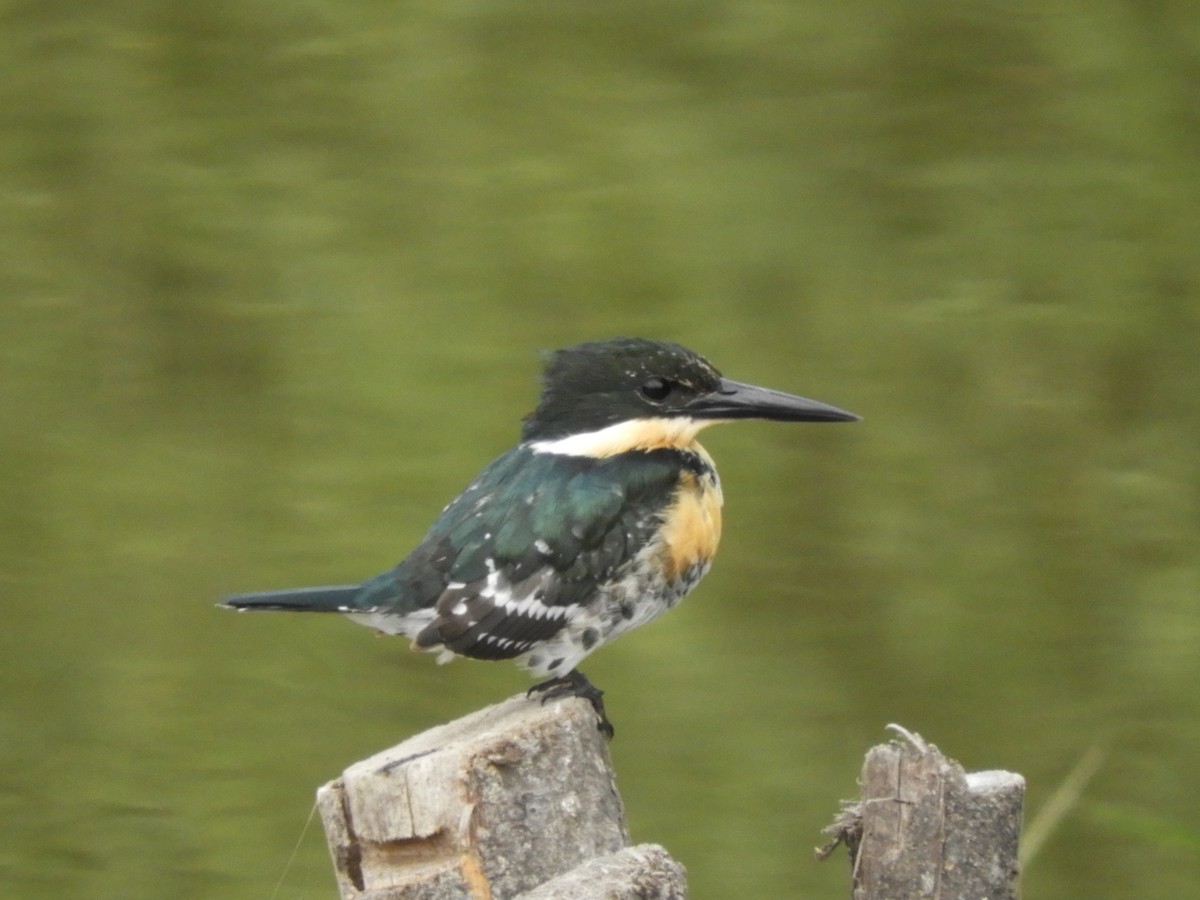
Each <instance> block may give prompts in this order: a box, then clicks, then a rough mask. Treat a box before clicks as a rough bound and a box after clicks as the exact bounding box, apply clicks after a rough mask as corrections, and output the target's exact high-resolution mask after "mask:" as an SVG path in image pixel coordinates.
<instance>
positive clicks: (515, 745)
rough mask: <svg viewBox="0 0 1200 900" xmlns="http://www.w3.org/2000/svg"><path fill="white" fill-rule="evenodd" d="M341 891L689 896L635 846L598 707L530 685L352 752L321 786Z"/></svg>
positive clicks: (367, 895) (671, 868)
mask: <svg viewBox="0 0 1200 900" xmlns="http://www.w3.org/2000/svg"><path fill="white" fill-rule="evenodd" d="M317 805H318V808H319V810H320V813H321V819H322V821H323V823H324V825H325V834H326V837H327V839H328V842H329V848H330V852H331V854H332V856H333V863H334V869H335V873H336V876H337V881H338V888H339V890H340V892H341V896H342V898H343V900H449V898H455V900H459V898H471V900H506V898H517V897H525V896H528V898H529V900H535V898H536V900H545V898H550V897H556V898H563V900H600V898H611V900H639V898H662V900H676V898H679V900H682V898H684V897H685V896H686V886H685V881H684V872H683V867H682V866H680V865H679V863H677V862H675V861H674V860H673V859H671V857H670V856H669V855H668V854H667V852H666V851H665V850H663V849H662V848H661V847H657V846H653V845H643V846H638V847H631V846H629V843H630V842H629V832H628V830H627V828H626V825H625V810H624V806H623V804H622V803H621V797H620V795H619V794H618V793H617V789H616V784H615V780H614V775H613V770H612V764H611V761H610V759H609V755H608V747H607V745H606V742H605V740H604V738H603V736H602V735H601V734H600V732H599V731H598V730H597V728H596V714H595V712H594V711H593V709H592V707H591V705H590V704H589V703H587V702H586V701H583V700H579V699H576V698H567V699H563V700H557V701H552V702H549V703H546V704H542V703H539V702H536V701H533V700H529V699H527V698H526V697H525V696H524V695H520V696H517V697H514V698H512V699H510V700H508V701H506V702H504V703H501V704H499V705H497V706H493V707H489V708H488V709H484V710H481V711H479V712H476V713H473V714H471V715H468V716H466V717H464V718H462V719H459V720H457V721H454V722H451V723H449V724H447V725H442V726H439V727H437V728H432V729H430V730H429V731H426V732H423V733H422V734H419V735H417V736H416V737H413V738H411V739H410V740H407V741H405V742H403V743H401V744H398V745H397V746H395V747H393V748H391V749H390V750H386V751H384V752H382V753H379V754H377V755H375V756H372V757H371V758H369V759H366V760H363V761H362V762H359V763H356V764H354V765H352V766H351V767H350V768H348V769H346V771H345V772H344V773H343V774H342V776H341V777H340V778H338V779H336V780H335V781H332V782H330V783H329V784H326V785H325V786H323V787H322V788H321V789H320V790H318V791H317Z"/></svg>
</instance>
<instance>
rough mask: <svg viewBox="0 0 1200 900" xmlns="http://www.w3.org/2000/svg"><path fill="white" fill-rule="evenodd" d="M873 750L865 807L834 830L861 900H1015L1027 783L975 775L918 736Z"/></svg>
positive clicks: (849, 812) (855, 807)
mask: <svg viewBox="0 0 1200 900" xmlns="http://www.w3.org/2000/svg"><path fill="white" fill-rule="evenodd" d="M889 727H890V728H892V729H893V730H895V731H897V732H898V733H899V734H900V735H901V736H902V737H903V738H904V739H905V740H904V741H902V742H901V741H891V742H889V743H887V744H880V745H879V746H877V747H873V748H871V750H870V751H869V752H868V753H867V758H866V763H865V764H864V766H863V772H862V800H861V802H858V803H854V804H849V805H847V808H846V809H845V810H844V811H843V813H842V815H841V816H840V817H839V819H838V821H836V822H835V823H834V825H832V826H830V828H828V829H826V831H827V832H828V833H831V834H834V835H835V839H834V842H833V843H832V844H830V845H829V846H828V847H826V848H825V849H824V850H822V851H820V852H819V855H822V856H827V855H828V854H829V852H831V851H832V849H833V848H834V847H835V846H836V845H837V843H839V842H842V843H845V844H846V845H847V847H849V849H850V855H851V861H852V866H853V897H854V900H915V898H933V900H985V898H986V900H1016V898H1017V896H1018V878H1019V874H1020V869H1019V866H1018V864H1017V839H1018V836H1019V834H1020V830H1021V804H1022V801H1023V799H1024V795H1025V779H1023V778H1022V777H1021V776H1020V775H1016V774H1014V773H1012V772H1000V771H994V772H975V773H972V774H966V773H965V772H964V771H963V769H962V766H960V765H959V764H958V763H956V762H954V761H953V760H949V759H946V757H945V756H943V755H942V754H941V752H940V751H939V750H938V749H937V747H935V746H933V745H932V744H926V743H925V741H923V740H922V739H921V737H920V736H919V735H916V734H911V733H909V732H907V731H905V730H904V729H903V728H900V727H899V726H895V725H892V726H889Z"/></svg>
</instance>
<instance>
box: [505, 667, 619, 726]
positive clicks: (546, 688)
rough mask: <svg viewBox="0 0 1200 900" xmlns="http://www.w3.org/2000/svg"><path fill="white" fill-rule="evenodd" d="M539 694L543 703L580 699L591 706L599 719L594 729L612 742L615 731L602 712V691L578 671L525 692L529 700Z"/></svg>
mask: <svg viewBox="0 0 1200 900" xmlns="http://www.w3.org/2000/svg"><path fill="white" fill-rule="evenodd" d="M539 694H540V695H541V698H542V702H543V703H545V702H546V701H547V700H558V699H560V698H562V697H582V698H583V699H584V700H586V701H587V702H588V703H590V704H592V709H594V710H595V711H596V716H597V718H598V719H599V721H598V722H597V723H596V728H597V729H598V730H599V731H600V733H601V734H602V735H604V736H605V737H606V738H608V739H609V740H610V741H611V740H612V737H613V734H614V733H615V731H616V730H615V729H614V728H613V725H612V722H610V721H608V714H607V713H606V712H605V711H604V691H602V690H600V688H598V687H596V686H595V685H594V684H592V683H591V682H590V681H588V680H587V676H586V675H584V674H583V673H582V672H580V671H579V670H578V669H572V670H571V671H570V672H568V673H567V674H566V675H558V676H556V677H554V678H551V679H550V680H549V681H543V682H542V683H541V684H535V685H534V686H533V687H531V688H530V689H529V690H528V691H526V692H525V696H527V697H530V698H532V697H534V696H535V695H539Z"/></svg>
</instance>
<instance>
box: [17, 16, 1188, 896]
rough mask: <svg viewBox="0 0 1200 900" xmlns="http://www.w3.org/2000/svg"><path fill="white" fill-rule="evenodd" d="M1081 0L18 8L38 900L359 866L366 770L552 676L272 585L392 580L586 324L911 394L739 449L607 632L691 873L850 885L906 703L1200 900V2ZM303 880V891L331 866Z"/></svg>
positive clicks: (20, 442) (22, 673) (1113, 885)
mask: <svg viewBox="0 0 1200 900" xmlns="http://www.w3.org/2000/svg"><path fill="white" fill-rule="evenodd" d="M1195 12H1196V10H1195V5H1194V4H1193V3H1190V2H1183V0H1158V2H1140V3H1134V2H1129V0H1126V2H1096V3H1080V2H1070V0H1045V2H1040V3H1032V2H1030V3H1016V2H1009V3H1002V2H970V0H968V2H966V3H963V2H961V0H959V2H949V0H934V2H923V3H920V2H914V3H894V2H893V3H889V2H883V0H849V2H846V0H842V2H829V0H826V2H809V3H801V2H795V3H780V2H775V3H771V2H758V0H743V2H737V3H733V2H715V0H706V2H690V3H684V2H654V0H651V2H646V0H639V2H606V3H578V2H565V0H559V2H533V0H512V2H505V0H487V2H470V0H441V2H412V3H383V2H356V3H335V2H331V0H308V2H304V0H299V2H296V0H292V2H286V3H284V2H276V0H260V2H253V3H233V2H227V0H217V2H210V3H183V2H177V0H170V2H168V0H158V2H148V0H143V2H136V0H129V2H115V3H81V2H77V3H70V2H54V3H48V2H32V0H27V2H8V3H4V4H3V5H2V6H0V17H2V18H0V23H2V27H0V72H2V73H3V77H2V78H0V126H2V127H0V290H2V293H0V297H2V299H0V333H2V335H3V342H2V349H0V392H2V393H0V586H2V589H3V596H4V606H3V609H4V613H5V620H4V626H3V628H2V629H0V654H2V659H3V663H2V666H0V677H2V682H0V683H2V691H3V709H2V719H0V772H2V774H0V821H2V822H3V825H2V826H0V827H2V829H3V830H2V831H0V890H2V892H3V893H4V895H5V896H9V897H20V898H41V897H45V898H50V897H54V898H58V897H63V896H68V895H69V896H75V897H89V898H110V897H111V898H117V897H121V898H143V897H144V898H150V897H162V896H172V897H181V898H191V897H198V898H199V897H222V898H225V897H228V898H264V897H268V896H270V895H271V891H272V890H273V889H274V887H275V885H276V883H277V882H278V881H279V879H280V877H281V874H282V875H283V881H282V887H281V888H280V891H279V896H280V897H288V898H299V897H308V898H315V897H332V896H333V895H334V884H333V878H332V874H331V870H330V865H329V861H328V858H327V856H326V852H325V849H324V844H323V840H322V838H321V836H320V833H319V828H317V827H315V826H314V827H313V828H311V829H310V830H309V832H308V833H307V835H306V836H305V837H304V838H303V839H302V840H301V842H300V844H299V848H298V852H297V855H296V859H295V861H294V862H293V863H292V864H291V866H290V867H288V868H287V869H286V873H285V867H286V866H287V862H288V857H289V855H290V854H291V853H292V850H293V847H294V846H295V845H296V842H297V840H298V839H299V838H300V835H301V831H302V829H303V828H304V823H305V819H306V817H307V816H308V813H309V810H310V807H311V803H312V797H313V792H314V790H315V788H316V787H317V786H318V785H319V784H321V783H322V782H324V781H326V780H328V779H330V778H332V777H335V776H336V775H337V774H338V773H339V772H340V771H341V769H342V768H344V767H345V766H346V765H348V764H349V763H351V762H353V761H355V760H357V759H359V758H361V757H364V756H366V755H368V754H370V753H372V752H374V751H377V750H380V749H382V748H384V747H387V746H389V745H390V744H392V743H394V742H396V741H398V740H400V739H402V738H404V737H405V736H407V735H410V734H412V733H414V732H416V731H418V730H421V729H423V728H425V727H428V726H430V725H433V724H435V723H439V722H442V721H445V720H447V719H449V718H452V717H454V716H457V715H460V714H463V713H466V712H468V711H470V710H473V709H476V708H478V707H480V706H483V705H485V704H487V703H490V702H494V701H497V700H500V699H502V698H504V697H506V696H508V695H510V694H513V693H515V692H517V691H519V690H522V689H524V688H525V687H526V686H527V685H528V684H529V681H528V680H527V679H526V678H525V676H524V675H523V674H522V673H520V672H519V671H517V670H515V669H514V668H512V667H510V666H507V665H502V666H495V665H484V664H477V663H465V662H458V663H455V664H454V665H452V666H450V667H448V668H440V667H437V666H435V665H433V661H432V659H431V658H429V657H425V656H418V655H416V654H412V653H409V652H408V650H407V649H406V642H405V641H403V640H402V639H399V640H398V639H390V640H385V639H378V640H377V639H375V638H374V637H372V635H371V634H370V632H368V631H367V630H365V629H362V628H359V627H357V626H353V625H350V624H349V623H346V622H341V621H337V620H334V619H326V618H320V617H313V618H305V617H285V616H258V617H252V616H234V615H231V614H228V613H225V612H222V611H219V610H216V609H214V608H213V606H212V602H213V600H215V599H216V598H217V597H218V596H220V595H221V594H222V593H225V592H228V591H233V590H247V589H254V588H266V587H282V586H291V585H298V584H308V583H322V582H339V581H344V580H350V579H357V578H360V577H365V576H367V575H371V574H374V573H375V572H377V571H380V570H382V569H384V568H385V567H387V566H389V565H391V564H392V563H393V562H395V561H396V560H397V559H398V558H399V557H400V556H401V555H402V554H403V553H404V552H405V551H406V550H407V549H408V548H409V547H410V546H412V545H413V543H414V542H415V541H416V540H417V539H418V538H419V537H420V535H421V534H422V533H423V531H424V529H425V527H426V526H427V525H428V523H429V522H430V521H431V519H432V517H433V516H434V515H435V514H436V512H437V511H438V510H439V509H440V508H441V506H442V504H444V503H445V502H446V501H447V500H448V499H449V498H450V497H451V496H453V494H454V493H455V492H456V491H457V490H459V489H460V488H461V487H463V486H464V485H465V484H466V482H467V481H468V480H469V479H470V478H471V477H472V476H473V475H474V473H475V472H476V470H477V469H478V468H479V467H480V466H481V465H482V464H483V463H484V462H486V461H487V460H488V459H490V458H491V457H492V456H493V455H495V454H496V453H497V452H499V451H500V450H502V449H504V448H505V447H506V446H507V445H509V444H510V443H511V442H512V441H513V440H514V439H515V436H516V433H517V422H518V420H519V418H520V416H521V415H523V414H524V413H526V412H527V411H528V410H529V409H530V408H531V406H532V404H533V402H534V398H535V396H536V390H537V357H536V352H537V351H538V350H539V349H543V348H551V347H556V346H561V345H564V344H568V343H573V342H576V341H579V340H584V339H591V338H598V337H606V336H612V335H618V334H634V335H644V336H651V337H666V338H672V339H676V340H679V341H681V342H683V343H685V344H687V345H689V346H693V347H695V348H696V349H698V350H700V351H701V352H703V353H705V354H706V355H708V356H709V357H710V358H711V359H713V360H714V362H715V363H716V364H717V365H718V366H719V367H720V368H722V369H723V370H724V371H725V372H726V373H727V374H728V375H730V376H731V377H734V378H738V379H740V380H746V381H752V382H756V383H760V384H766V385H770V386H773V387H777V388H780V389H785V390H792V391H796V392H799V393H803V394H807V395H810V396H814V397H817V398H820V399H823V400H826V401H829V402H832V403H836V404H839V405H843V406H845V407H848V408H850V409H853V410H855V411H857V412H859V413H861V414H863V415H864V417H865V421H864V422H862V423H861V424H859V425H855V426H852V427H836V428H834V427H802V426H794V427H792V426H782V425H770V424H744V425H739V426H737V427H728V428H724V429H716V430H714V431H712V432H709V433H708V437H707V439H706V441H705V443H706V445H707V446H708V448H709V450H710V451H711V452H712V453H713V455H714V456H715V458H716V459H717V462H718V464H720V466H721V472H722V475H723V478H724V482H725V491H726V498H727V505H726V537H725V542H724V546H723V548H722V553H721V556H720V558H719V559H718V562H717V565H716V567H715V569H714V571H713V573H712V574H711V575H710V576H709V577H708V579H707V580H706V581H705V583H704V584H703V586H702V587H701V588H700V589H699V590H698V591H697V592H696V593H695V594H693V596H692V597H691V598H690V599H689V600H688V602H687V603H685V604H684V605H683V606H682V607H681V608H680V609H679V610H678V611H677V612H675V613H673V614H672V615H671V616H669V617H667V618H666V619H664V620H662V621H660V622H658V623H656V624H655V625H654V626H652V627H650V628H646V629H643V630H641V631H639V632H637V633H636V634H635V635H632V636H630V637H627V638H625V639H624V640H622V641H620V642H618V643H617V644H615V645H614V646H612V647H610V648H607V649H606V650H605V651H604V652H602V653H600V654H598V655H597V656H596V657H594V658H593V660H592V661H591V662H590V663H589V665H588V666H587V671H588V674H589V675H590V676H591V677H592V678H593V679H594V680H595V681H596V682H597V683H598V684H600V685H602V686H603V687H605V688H606V689H607V690H608V692H609V709H610V712H611V714H612V716H613V718H614V720H615V722H616V724H617V728H618V736H617V739H616V742H615V743H614V744H613V755H614V758H615V762H616V765H617V769H618V775H619V778H620V786H621V788H622V791H623V793H624V797H625V800H626V803H627V806H628V809H629V815H630V820H631V824H632V828H633V831H634V837H635V839H637V840H640V841H657V842H661V843H663V844H665V845H666V846H667V847H668V848H669V849H670V850H671V851H672V853H674V854H675V855H676V856H677V857H678V858H679V859H680V860H681V861H682V862H684V863H685V864H686V865H687V867H688V869H689V873H690V884H691V889H692V893H693V896H695V897H697V898H724V897H767V898H791V897H800V896H804V897H840V896H845V893H846V884H847V880H848V878H847V872H846V871H845V864H844V861H843V860H840V859H839V860H837V861H832V862H828V863H825V864H817V863H815V862H813V860H812V853H811V848H812V847H813V846H814V845H816V844H817V843H820V842H821V841H822V837H821V835H820V834H819V830H820V828H821V827H822V826H823V825H825V824H826V823H827V821H829V819H830V818H831V816H832V814H833V812H834V811H835V809H836V806H837V801H838V799H839V798H843V797H848V796H853V795H854V794H855V793H856V785H855V778H856V775H857V772H858V768H859V765H860V761H861V754H862V753H863V752H864V751H865V750H866V749H867V747H868V746H869V745H870V744H872V743H874V742H877V741H879V740H881V739H883V738H884V732H883V726H884V725H885V724H886V723H888V722H892V721H897V722H901V723H903V724H904V725H906V726H908V727H909V728H913V729H916V730H918V731H920V732H921V733H922V734H924V735H925V736H926V737H927V738H929V739H931V740H933V741H935V742H937V743H938V744H939V745H940V746H941V747H942V748H943V750H945V751H946V752H947V753H948V754H949V755H951V756H953V757H955V758H957V759H959V760H960V761H961V762H962V763H963V764H964V765H965V766H966V767H967V768H969V769H984V768H999V767H1003V768H1009V769H1012V770H1015V771H1019V772H1021V773H1023V774H1024V775H1025V776H1026V777H1027V779H1028V781H1029V793H1028V802H1027V811H1028V813H1030V814H1032V813H1036V811H1037V810H1038V809H1039V808H1040V807H1041V806H1042V804H1043V803H1044V802H1045V801H1046V799H1047V798H1048V797H1049V796H1050V794H1051V793H1052V792H1053V790H1054V789H1055V788H1056V787H1057V786H1058V785H1059V784H1060V783H1061V782H1062V780H1063V779H1064V778H1065V777H1066V776H1067V773H1068V772H1070V770H1071V769H1072V767H1073V766H1074V765H1075V764H1076V762H1077V761H1078V760H1079V759H1080V758H1081V756H1082V755H1083V754H1085V753H1086V752H1087V751H1088V750H1089V749H1094V748H1099V749H1101V750H1103V751H1104V752H1105V753H1106V756H1105V758H1104V764H1103V766H1102V768H1101V769H1100V771H1099V773H1098V775H1097V776H1096V778H1095V779H1094V781H1092V783H1091V784H1090V785H1089V786H1088V788H1087V790H1086V792H1085V793H1084V794H1083V796H1082V797H1081V798H1080V799H1079V801H1078V802H1077V803H1076V804H1075V805H1074V807H1073V808H1072V810H1071V812H1070V814H1069V815H1068V816H1067V818H1066V819H1065V820H1064V821H1063V823H1062V826H1061V828H1060V829H1059V830H1057V831H1056V832H1055V833H1054V834H1053V835H1052V836H1051V838H1050V840H1049V842H1048V843H1047V844H1046V845H1045V846H1044V848H1043V850H1042V852H1041V854H1040V855H1039V856H1038V857H1037V858H1036V859H1035V861H1034V863H1033V864H1032V865H1031V866H1030V867H1029V869H1028V871H1027V875H1026V879H1025V895H1026V896H1027V897H1030V898H1038V900H1045V898H1079V897H1132V896H1138V897H1181V896H1190V895H1194V894H1195V893H1196V891H1197V890H1200V814H1198V812H1197V798H1198V797H1200V769H1198V767H1197V759H1198V757H1197V747H1198V746H1200V652H1198V647H1200V602H1198V598H1200V554H1198V551H1200V478H1198V475H1200V472H1198V469H1200V463H1198V459H1200V455H1198V453H1197V449H1198V447H1200V386H1198V384H1197V376H1198V375H1200V254H1198V253H1197V246H1198V242H1200V17H1198V16H1197V15H1196V14H1195ZM284 873H285V874H284Z"/></svg>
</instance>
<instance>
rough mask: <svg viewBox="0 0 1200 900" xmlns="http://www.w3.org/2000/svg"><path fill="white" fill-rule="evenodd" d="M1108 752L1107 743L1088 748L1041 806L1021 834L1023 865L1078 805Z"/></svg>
mask: <svg viewBox="0 0 1200 900" xmlns="http://www.w3.org/2000/svg"><path fill="white" fill-rule="evenodd" d="M1107 756H1108V747H1107V745H1105V744H1096V745H1093V746H1092V747H1091V748H1089V749H1088V751H1087V752H1086V753H1084V754H1083V756H1081V757H1080V758H1079V762H1077V763H1076V764H1075V768H1073V769H1072V770H1071V771H1070V773H1068V775H1067V777H1066V778H1064V779H1063V781H1062V784H1060V785H1059V786H1058V789H1057V790H1056V791H1055V792H1054V793H1053V794H1051V795H1050V799H1049V800H1047V801H1046V803H1045V804H1044V805H1043V806H1042V808H1041V809H1040V810H1038V813H1037V815H1035V816H1034V817H1033V821H1031V822H1030V823H1029V825H1028V827H1027V828H1025V829H1024V832H1023V833H1022V835H1021V849H1020V853H1019V857H1020V861H1021V868H1022V869H1027V868H1028V867H1029V865H1030V864H1031V863H1032V862H1033V861H1034V860H1035V859H1036V858H1037V856H1038V854H1039V853H1040V852H1041V849H1042V847H1044V846H1045V844H1046V841H1048V840H1049V839H1050V837H1051V836H1052V835H1053V834H1054V832H1055V831H1057V830H1058V827H1059V826H1060V825H1061V824H1062V822H1063V820H1064V819H1066V817H1067V816H1068V815H1069V814H1070V813H1071V812H1073V811H1074V810H1075V809H1077V808H1078V807H1079V804H1080V801H1081V800H1082V798H1083V793H1084V791H1085V790H1087V786H1088V784H1089V783H1090V782H1091V780H1092V778H1094V777H1095V775H1096V773H1097V772H1099V771H1100V767H1101V766H1102V765H1104V760H1105V759H1106V758H1107Z"/></svg>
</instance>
